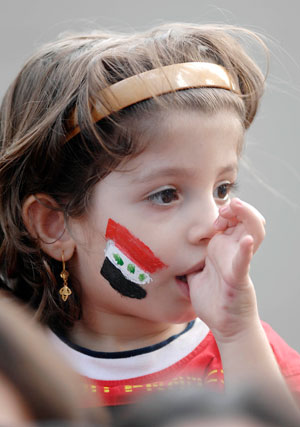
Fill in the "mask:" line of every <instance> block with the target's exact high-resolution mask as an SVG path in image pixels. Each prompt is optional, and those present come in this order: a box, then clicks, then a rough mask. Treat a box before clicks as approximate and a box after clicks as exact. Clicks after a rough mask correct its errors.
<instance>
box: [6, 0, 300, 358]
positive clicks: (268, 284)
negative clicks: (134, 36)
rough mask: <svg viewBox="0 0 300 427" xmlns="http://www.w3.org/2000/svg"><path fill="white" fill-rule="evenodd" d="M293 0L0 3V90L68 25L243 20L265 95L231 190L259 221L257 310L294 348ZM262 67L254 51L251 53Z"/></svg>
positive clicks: (299, 136) (297, 182) (297, 146)
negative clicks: (257, 40)
mask: <svg viewBox="0 0 300 427" xmlns="http://www.w3.org/2000/svg"><path fill="white" fill-rule="evenodd" d="M299 12H300V3H299V2H298V0H285V1H279V0H263V1H262V0H251V1H244V0H211V1H209V0H185V1H178V0H151V1H144V0H126V1H125V0H114V1H104V0H84V1H78V0H51V2H49V1H47V2H46V1H44V0H26V1H23V0H19V1H18V0H10V1H9V2H8V1H1V9H0V61H1V62H0V63H1V68H0V76H1V78H0V98H2V97H3V95H4V93H5V90H6V88H7V86H8V85H9V84H10V83H11V81H12V80H13V78H14V77H15V76H16V74H17V72H18V70H19V68H20V67H21V66H22V64H23V62H24V61H25V60H26V58H27V57H28V56H30V55H31V54H32V53H33V51H34V50H35V49H36V48H38V47H39V46H40V45H41V44H43V43H45V42H48V41H51V40H53V39H54V38H56V37H57V36H58V35H59V34H60V33H62V32H64V31H68V30H75V31H83V30H90V29H94V28H99V27H100V28H102V29H103V28H104V29H111V30H119V31H125V32H128V31H134V30H142V29H146V28H149V27H151V26H153V25H156V24H159V23H162V22H170V21H184V22H193V23H226V24H234V25H240V26H245V27H247V28H249V29H252V30H254V31H256V32H258V33H260V34H261V35H263V37H264V39H265V41H266V43H267V45H268V47H269V49H270V67H269V73H268V79H267V86H266V93H265V96H264V98H263V101H262V104H261V107H260V110H259V112H258V115H257V117H256V119H255V121H254V124H253V125H252V128H251V129H250V131H249V132H248V134H247V136H246V147H245V153H244V164H243V165H242V166H241V170H240V178H239V191H238V195H239V197H241V198H243V199H244V200H246V201H248V202H249V203H251V204H253V205H254V206H256V207H257V208H258V209H259V210H260V211H261V212H262V214H263V215H264V216H265V218H266V220H267V236H266V239H265V241H264V243H263V245H262V247H261V249H260V250H259V251H258V253H257V254H256V256H255V258H254V261H253V263H252V268H251V275H252V278H253V281H254V283H255V287H256V290H257V297H258V305H259V310H260V315H261V318H262V319H263V320H265V321H267V322H268V323H270V324H271V325H272V327H273V328H274V329H275V330H276V331H277V332H278V333H279V334H280V335H281V336H282V337H283V338H284V339H285V340H286V341H287V342H288V343H289V344H290V345H291V346H292V347H294V348H295V349H296V350H298V351H300V337H299V335H300V334H299V333H298V331H299V325H300V321H299V308H298V306H299V301H300V226H299V222H300V167H299V160H300V141H299V140H300V117H299V116H298V114H300V46H299V41H300V29H299ZM252 53H254V55H255V56H256V55H257V60H258V61H259V62H260V64H261V65H262V66H264V57H263V54H262V52H252Z"/></svg>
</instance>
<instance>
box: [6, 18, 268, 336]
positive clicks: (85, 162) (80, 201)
mask: <svg viewBox="0 0 300 427" xmlns="http://www.w3.org/2000/svg"><path fill="white" fill-rule="evenodd" d="M243 37H245V38H246V39H248V40H249V38H250V39H252V40H254V41H255V42H257V43H258V45H260V46H263V47H264V44H263V42H262V41H261V40H260V39H259V38H258V37H257V36H256V35H255V34H254V33H251V32H249V31H247V30H244V29H241V28H237V27H231V26H211V25H190V24H176V23H175V24H168V25H162V26H159V27H157V28H155V29H151V30H149V31H146V32H144V33H137V34H129V35H128V34H113V33H103V32H98V31H95V32H92V33H90V34H79V35H76V34H75V35H69V36H65V37H64V38H62V39H60V40H58V41H56V42H54V43H50V44H48V45H46V46H44V47H42V48H41V49H40V50H39V51H38V52H37V53H36V54H35V55H34V56H33V57H32V58H30V59H29V60H28V62H27V63H26V64H25V65H24V67H23V68H22V70H21V71H20V73H19V74H18V76H17V77H16V79H15V80H14V82H13V83H12V85H11V86H10V87H9V89H8V91H7V93H6V95H5V97H4V100H3V103H2V107H1V110H0V142H1V148H0V156H1V157H0V239H1V246H0V277H1V284H0V287H3V288H6V289H7V290H9V291H11V292H12V293H13V294H14V295H16V296H17V297H18V298H20V299H22V300H23V301H26V302H28V303H29V305H30V306H32V307H33V308H34V309H35V310H37V316H38V318H39V319H40V320H41V321H42V322H44V323H47V324H48V325H50V326H51V327H52V328H55V329H60V330H62V329H64V328H68V327H71V326H72V324H73V323H74V321H76V320H78V319H79V318H80V316H81V304H80V284H79V283H77V281H76V278H74V277H72V275H71V277H70V283H71V284H72V290H73V293H72V295H71V296H70V297H69V299H68V301H67V302H66V303H63V302H62V301H61V300H60V298H59V295H58V285H57V283H56V278H57V277H59V273H60V269H61V266H60V264H59V263H58V262H57V261H55V260H53V259H51V258H50V257H49V256H47V255H46V254H44V253H43V252H42V250H41V248H40V245H39V240H38V239H34V238H33V237H32V236H31V235H30V234H29V233H28V231H27V229H26V227H25V225H24V223H23V220H22V206H23V202H24V201H25V200H26V198H27V197H28V196H29V195H31V194H36V193H46V194H48V195H50V196H51V197H53V199H54V200H55V201H56V202H57V204H58V206H59V209H60V210H61V211H62V212H63V213H64V215H65V218H66V223H67V221H68V218H69V217H73V218H74V217H77V218H78V217H80V216H81V215H83V214H84V213H85V212H86V210H87V208H88V206H89V201H90V198H91V195H92V190H93V187H94V185H95V184H96V183H97V182H98V181H99V180H100V179H102V178H103V177H105V176H106V175H107V174H108V173H110V171H112V170H113V169H114V168H115V167H116V166H117V165H118V164H119V163H120V161H121V160H122V159H124V158H128V157H129V156H135V155H137V154H138V153H139V152H141V150H142V149H143V148H144V147H143V146H142V144H141V143H140V138H138V134H139V132H141V126H142V124H143V119H145V118H149V117H151V115H153V113H155V112H157V111H159V110H164V109H167V110H169V109H170V108H173V109H185V110H186V109H194V110H195V109H196V110H199V111H204V112H208V113H214V112H216V111H218V110H220V109H224V108H226V109H233V110H234V111H235V112H236V113H237V115H238V117H239V118H240V120H241V123H242V124H243V127H244V128H245V129H247V128H248V127H249V126H250V124H251V122H252V121H253V118H254V116H255V113H256V110H257V107H258V104H259V100H260V97H261V95H262V93H263V88H264V76H263V74H262V72H261V71H260V69H259V68H258V66H257V65H256V64H255V62H254V61H253V60H252V59H251V58H250V57H249V55H248V54H247V53H246V51H245V50H244V48H243V47H242V44H241V43H240V39H241V38H243ZM193 61H199V62H201V61H205V62H213V63H216V64H220V65H222V66H224V67H225V68H226V69H227V71H228V72H229V73H230V75H231V77H232V79H233V80H234V81H235V82H236V83H237V84H238V86H239V88H240V92H241V95H237V94H235V93H233V92H230V91H227V90H222V89H212V88H209V89H208V88H206V89H205V88H200V89H189V90H182V91H178V92H174V93H169V94H166V95H163V96H159V97H156V98H155V99H150V100H147V101H143V102H140V103H138V104H136V105H133V106H131V107H128V108H126V109H124V110H122V111H119V112H118V113H114V114H112V115H110V116H109V117H108V118H106V119H103V120H101V121H100V122H98V123H96V124H95V123H93V120H92V117H91V106H93V105H96V104H97V103H99V102H100V103H101V102H102V103H105V99H103V96H102V94H101V89H104V88H106V87H108V86H109V85H111V84H113V83H115V82H118V81H120V80H122V79H125V78H127V77H130V76H133V75H136V74H138V73H141V72H144V71H147V70H150V69H154V68H158V67H161V66H165V65H171V64H175V63H182V62H193ZM75 107H76V111H77V115H78V122H79V126H80V129H81V132H80V134H78V135H76V136H75V137H74V138H72V139H71V140H69V141H68V142H66V136H67V135H68V132H69V121H70V120H69V119H70V116H71V114H72V112H73V111H74V108H75Z"/></svg>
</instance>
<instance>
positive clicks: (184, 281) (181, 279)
mask: <svg viewBox="0 0 300 427" xmlns="http://www.w3.org/2000/svg"><path fill="white" fill-rule="evenodd" d="M176 279H177V280H180V282H183V283H187V282H188V281H187V276H186V275H185V274H184V275H183V276H176Z"/></svg>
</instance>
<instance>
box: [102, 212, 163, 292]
mask: <svg viewBox="0 0 300 427" xmlns="http://www.w3.org/2000/svg"><path fill="white" fill-rule="evenodd" d="M105 238H106V239H107V244H106V249H105V260H104V263H103V265H102V268H101V274H102V276H103V277H104V278H105V279H106V280H108V282H109V283H110V285H111V286H112V287H113V288H114V289H115V290H116V291H118V292H119V293H120V294H121V295H124V296H127V297H130V298H137V299H142V298H145V296H146V295H147V292H146V290H145V289H144V287H145V285H147V284H148V283H150V282H151V280H152V279H151V276H150V273H154V272H155V271H156V270H159V269H161V268H163V267H166V265H165V264H164V263H163V262H162V261H161V260H160V259H159V258H157V257H156V256H155V255H154V253H153V252H152V251H151V249H150V248H148V246H146V245H145V244H144V243H143V242H142V241H141V240H139V239H138V238H137V237H135V236H133V234H131V233H130V231H129V230H127V228H125V227H123V226H122V225H120V224H118V223H117V222H115V221H113V220H112V219H109V220H108V223H107V228H106V234H105Z"/></svg>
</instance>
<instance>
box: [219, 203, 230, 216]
mask: <svg viewBox="0 0 300 427" xmlns="http://www.w3.org/2000/svg"><path fill="white" fill-rule="evenodd" d="M228 211H229V206H228V205H226V206H222V207H221V208H220V209H219V212H220V214H222V213H225V212H228Z"/></svg>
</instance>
